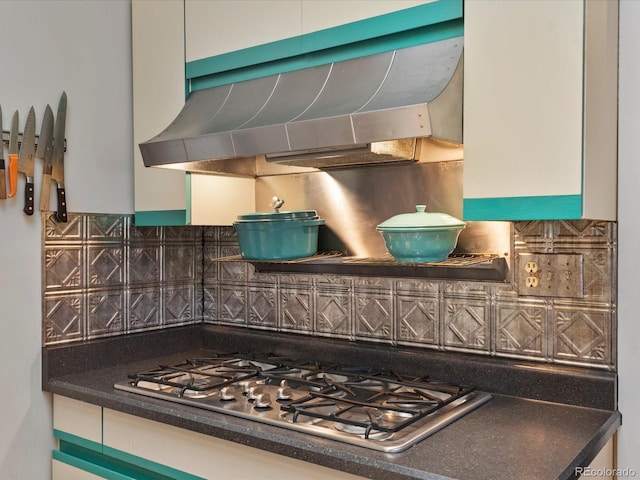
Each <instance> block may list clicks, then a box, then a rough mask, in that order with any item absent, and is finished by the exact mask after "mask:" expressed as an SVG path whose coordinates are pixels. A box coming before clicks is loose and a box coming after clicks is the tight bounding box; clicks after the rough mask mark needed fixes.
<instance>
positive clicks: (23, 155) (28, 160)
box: [18, 107, 36, 215]
mask: <svg viewBox="0 0 640 480" xmlns="http://www.w3.org/2000/svg"><path fill="white" fill-rule="evenodd" d="M35 155H36V112H35V110H34V109H33V107H31V108H30V109H29V114H28V115H27V122H26V123H25V125H24V133H23V135H22V145H20V154H19V155H18V172H20V173H22V174H24V176H25V178H26V183H25V188H24V213H26V214H27V215H33V197H34V189H33V158H34V157H35Z"/></svg>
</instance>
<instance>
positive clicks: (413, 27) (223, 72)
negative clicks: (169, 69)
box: [186, 0, 464, 92]
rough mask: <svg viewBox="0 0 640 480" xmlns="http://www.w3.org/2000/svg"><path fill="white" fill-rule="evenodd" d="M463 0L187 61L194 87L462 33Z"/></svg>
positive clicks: (441, 1) (442, 0) (444, 0)
mask: <svg viewBox="0 0 640 480" xmlns="http://www.w3.org/2000/svg"><path fill="white" fill-rule="evenodd" d="M462 10H463V7H462V0H438V1H436V2H432V3H427V4H424V5H418V6H416V7H413V8H408V9H405V10H400V11H397V12H392V13H389V14H386V15H380V16H377V17H373V18H368V19H365V20H360V21H357V22H352V23H348V24H345V25H340V26H337V27H333V28H328V29H325V30H320V31H318V32H312V33H308V34H305V35H300V36H297V37H292V38H287V39H284V40H278V41H275V42H270V43H266V44H263V45H258V46H255V47H250V48H246V49H242V50H237V51H235V52H230V53H226V54H222V55H217V56H214V57H209V58H204V59H201V60H195V61H192V62H188V63H187V64H186V78H187V80H188V81H190V83H191V88H190V90H191V91H192V92H193V91H196V90H202V89H205V88H212V87H216V86H219V85H225V84H228V83H232V82H238V81H243V80H250V79H254V78H260V77H264V76H267V75H274V74H277V73H284V72H290V71H294V70H300V69H302V68H309V67H314V66H318V65H325V64H327V63H331V62H336V61H343V60H349V59H352V58H357V57H361V56H365V55H373V54H376V53H381V52H385V51H389V50H394V49H397V48H405V47H410V46H414V45H419V44H423V43H429V42H435V41H439V40H446V39H449V38H454V37H460V36H463V34H464V22H463V11H462Z"/></svg>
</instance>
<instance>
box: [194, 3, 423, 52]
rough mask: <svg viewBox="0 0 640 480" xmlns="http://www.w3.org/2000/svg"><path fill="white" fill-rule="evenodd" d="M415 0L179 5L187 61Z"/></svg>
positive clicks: (406, 5)
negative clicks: (184, 26)
mask: <svg viewBox="0 0 640 480" xmlns="http://www.w3.org/2000/svg"><path fill="white" fill-rule="evenodd" d="M424 3H429V1H424V0H422V1H420V0H377V1H375V2H369V1H362V0H272V1H256V0H217V1H215V2H203V1H201V0H186V1H185V12H186V13H185V15H186V19H185V25H186V36H185V39H186V60H187V62H191V61H194V60H200V59H203V58H207V57H213V56H217V55H221V54H224V53H229V52H233V51H236V50H242V49H246V48H250V47H253V46H257V45H264V44H267V43H271V42H276V41H278V40H284V39H287V38H292V37H296V36H300V35H304V34H307V33H312V32H316V31H319V30H323V29H326V28H331V27H335V26H338V25H343V24H346V23H351V22H355V21H358V20H363V19H366V18H370V17H375V16H378V15H383V14H386V13H390V12H394V11H398V10H403V9H406V8H411V7H415V6H417V5H420V4H424Z"/></svg>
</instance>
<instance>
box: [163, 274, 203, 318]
mask: <svg viewBox="0 0 640 480" xmlns="http://www.w3.org/2000/svg"><path fill="white" fill-rule="evenodd" d="M162 290H163V296H164V312H163V313H164V315H163V321H164V325H172V324H177V323H185V322H187V323H188V322H192V321H193V319H194V305H195V291H194V286H193V285H192V284H188V285H171V286H165V287H164V288H163V289H162Z"/></svg>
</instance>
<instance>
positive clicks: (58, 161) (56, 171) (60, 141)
mask: <svg viewBox="0 0 640 480" xmlns="http://www.w3.org/2000/svg"><path fill="white" fill-rule="evenodd" d="M66 117H67V94H66V92H62V96H61V97H60V102H59V103H58V112H57V113H56V123H55V133H54V135H53V166H52V168H51V179H52V180H53V181H54V182H56V189H57V192H58V195H57V197H58V211H57V212H56V219H57V220H58V221H59V222H66V221H67V197H66V192H65V189H64V123H65V120H66Z"/></svg>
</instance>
